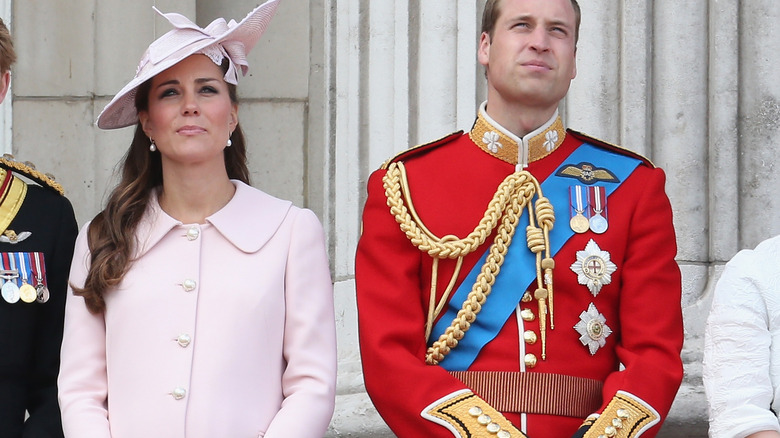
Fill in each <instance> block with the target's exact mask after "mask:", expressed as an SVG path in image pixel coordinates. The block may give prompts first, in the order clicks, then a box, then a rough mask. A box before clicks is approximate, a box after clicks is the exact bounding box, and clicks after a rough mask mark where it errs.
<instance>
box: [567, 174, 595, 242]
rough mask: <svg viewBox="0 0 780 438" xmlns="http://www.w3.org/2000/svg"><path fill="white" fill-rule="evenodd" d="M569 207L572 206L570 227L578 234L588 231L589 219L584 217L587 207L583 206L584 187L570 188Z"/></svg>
mask: <svg viewBox="0 0 780 438" xmlns="http://www.w3.org/2000/svg"><path fill="white" fill-rule="evenodd" d="M569 205H570V206H571V210H570V212H569V213H570V215H571V219H570V220H569V226H570V227H571V230H572V231H574V232H575V233H577V234H582V233H584V232H586V231H588V228H589V226H590V224H589V223H588V218H586V217H585V215H583V213H584V212H585V209H586V208H587V205H584V204H583V196H582V186H579V185H576V186H569Z"/></svg>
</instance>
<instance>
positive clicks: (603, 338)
mask: <svg viewBox="0 0 780 438" xmlns="http://www.w3.org/2000/svg"><path fill="white" fill-rule="evenodd" d="M574 330H577V333H579V334H580V342H582V345H584V346H586V347H588V350H589V351H590V355H591V356H593V355H594V354H596V351H598V349H599V348H601V347H603V346H604V344H606V343H607V337H608V336H609V335H611V334H612V329H611V328H609V326H607V319H606V318H604V315H602V314H601V313H599V311H598V309H596V306H595V305H594V304H593V303H590V305H589V306H588V310H586V311H584V312H582V313H580V321H579V322H578V323H577V324H576V325H575V326H574Z"/></svg>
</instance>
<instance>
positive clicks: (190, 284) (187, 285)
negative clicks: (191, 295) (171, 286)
mask: <svg viewBox="0 0 780 438" xmlns="http://www.w3.org/2000/svg"><path fill="white" fill-rule="evenodd" d="M197 285H198V283H196V282H195V280H192V279H190V278H188V279H186V280H184V283H182V284H181V287H183V288H184V291H185V292H192V291H193V290H194V289H195V286H197Z"/></svg>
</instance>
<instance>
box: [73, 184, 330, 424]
mask: <svg viewBox="0 0 780 438" xmlns="http://www.w3.org/2000/svg"><path fill="white" fill-rule="evenodd" d="M234 184H235V186H236V193H235V196H234V197H233V199H232V200H231V201H230V202H229V203H228V204H227V205H226V206H225V207H224V208H222V209H221V210H220V211H218V212H217V213H215V214H214V215H212V216H210V217H209V218H207V219H206V223H205V224H201V225H197V224H196V225H184V224H182V223H180V222H178V221H176V220H175V219H173V218H171V217H170V216H168V215H167V214H165V213H164V212H163V211H162V210H161V209H160V207H159V204H158V203H157V198H156V196H152V199H151V200H150V201H151V202H150V204H149V207H148V208H147V212H146V213H145V215H144V218H143V220H142V222H141V224H140V226H139V228H138V233H137V236H138V238H139V244H138V250H137V252H138V257H137V260H136V261H135V263H134V264H133V265H132V267H131V269H130V271H129V272H128V273H127V274H126V275H125V277H124V279H123V281H122V283H121V284H120V285H119V286H118V287H117V288H116V290H112V291H111V292H109V293H107V294H106V295H105V299H106V312H105V314H104V315H93V314H91V313H89V312H88V311H87V309H86V306H85V305H84V300H83V298H81V297H77V296H74V295H73V294H72V290H71V291H69V292H70V293H69V294H68V299H67V306H66V315H65V332H64V339H63V344H62V365H61V370H60V376H59V382H58V383H59V399H60V406H61V409H62V419H63V427H64V430H65V436H66V437H68V438H93V437H94V438H98V437H100V438H109V437H113V438H148V437H166V438H185V437H186V438H201V437H202V438H219V437H230V438H244V437H245V438H253V437H263V436H264V437H268V438H272V437H317V436H323V435H324V434H325V431H326V429H327V426H328V423H329V421H330V418H331V415H332V413H333V407H334V397H335V395H334V394H335V382H336V331H335V323H334V312H333V288H332V283H331V279H330V273H329V269H328V259H327V254H326V251H325V243H324V238H323V232H322V226H321V225H320V223H319V221H318V220H317V218H316V216H315V215H314V214H313V213H312V212H311V211H309V210H304V209H299V208H296V207H294V206H292V205H291V203H290V202H288V201H283V200H279V199H276V198H274V197H272V196H269V195H267V194H265V193H263V192H261V191H259V190H256V189H254V188H251V187H249V186H247V185H245V184H243V183H240V182H237V181H234ZM86 240H87V239H86V226H85V227H84V228H83V229H82V230H81V233H80V234H79V237H78V240H77V242H76V250H75V256H74V258H73V265H72V268H71V273H70V282H71V283H72V284H74V285H78V286H80V285H83V284H84V279H85V277H86V272H87V267H88V265H89V250H88V248H87V242H86Z"/></svg>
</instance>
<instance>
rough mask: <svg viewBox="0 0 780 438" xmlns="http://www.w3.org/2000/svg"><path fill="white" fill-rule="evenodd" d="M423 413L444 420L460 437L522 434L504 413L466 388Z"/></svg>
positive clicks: (504, 437)
mask: <svg viewBox="0 0 780 438" xmlns="http://www.w3.org/2000/svg"><path fill="white" fill-rule="evenodd" d="M424 413H425V414H427V415H429V416H431V417H433V418H437V419H439V420H442V421H445V422H447V423H448V424H449V425H450V426H452V428H453V429H454V430H455V431H457V433H458V436H461V437H478V436H494V437H497V438H517V437H521V438H526V436H525V435H524V434H523V433H522V432H521V431H520V430H519V429H517V428H516V427H515V426H514V425H513V424H512V423H511V422H510V421H509V420H507V419H506V417H504V416H503V415H502V414H501V413H500V412H498V411H497V410H495V409H493V407H491V406H490V405H489V404H487V403H486V402H485V401H484V400H482V399H481V398H479V397H478V396H477V395H476V394H474V393H473V392H470V391H469V392H464V393H460V394H457V395H455V396H453V397H451V398H448V399H446V400H444V401H443V402H441V403H439V404H437V405H436V406H434V407H433V408H431V409H429V410H428V411H426V412H424Z"/></svg>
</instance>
